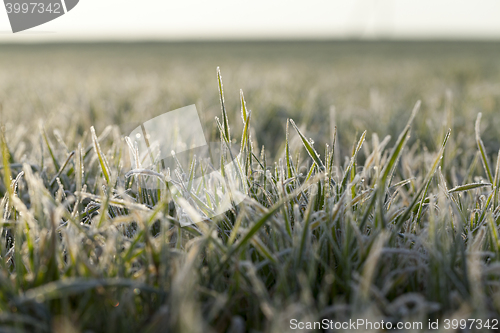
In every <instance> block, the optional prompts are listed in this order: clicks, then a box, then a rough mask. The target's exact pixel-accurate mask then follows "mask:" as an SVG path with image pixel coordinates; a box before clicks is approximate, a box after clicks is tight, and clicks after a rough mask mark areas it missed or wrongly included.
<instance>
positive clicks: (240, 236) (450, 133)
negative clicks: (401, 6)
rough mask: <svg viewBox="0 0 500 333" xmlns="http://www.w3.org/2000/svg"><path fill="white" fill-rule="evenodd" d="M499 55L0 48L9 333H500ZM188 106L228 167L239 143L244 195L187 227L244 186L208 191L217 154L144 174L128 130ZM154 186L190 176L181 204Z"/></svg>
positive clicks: (3, 275)
mask: <svg viewBox="0 0 500 333" xmlns="http://www.w3.org/2000/svg"><path fill="white" fill-rule="evenodd" d="M498 54H500V44H498V43H486V42H462V43H459V42H432V43H431V42H319V41H318V42H247V43H243V42H233V43H222V42H213V43H201V42H200V43H130V44H120V43H111V44H109V43H107V44H106V43H103V44H85V43H83V44H51V45H43V44H40V45H36V44H32V45H1V47H0V121H1V124H2V130H1V140H0V150H1V154H2V165H1V170H0V176H1V180H2V181H1V182H0V195H1V196H2V198H3V199H2V201H1V205H0V212H1V216H2V219H1V220H0V332H4V331H5V332H52V331H53V332H137V331H141V332H235V333H236V332H287V331H290V330H291V326H290V321H291V320H292V319H295V320H297V321H298V322H314V321H321V320H323V319H327V320H333V321H334V322H335V321H336V322H345V321H349V320H350V319H351V320H356V319H364V320H370V321H372V322H376V321H381V320H384V322H390V323H394V325H396V324H397V323H398V322H422V323H424V325H423V329H422V330H420V329H414V330H402V331H427V325H426V324H427V322H428V321H429V320H431V321H435V320H438V319H439V320H440V322H441V326H440V329H441V330H442V331H445V328H446V327H445V326H443V325H444V321H445V320H446V319H449V320H452V319H456V320H457V321H456V322H455V323H456V325H455V326H454V327H451V328H450V330H451V331H458V330H460V329H461V331H464V332H465V331H477V332H483V331H485V332H486V331H490V330H492V329H493V328H494V327H493V325H494V323H495V320H498V318H500V240H499V236H498V234H499V224H500V205H499V200H500V197H499V187H500V154H499V151H500V117H499V116H498V115H499V112H500V58H499V57H498ZM217 68H220V72H219V71H217ZM240 89H241V91H242V93H241V92H240ZM221 101H224V102H223V103H221ZM191 104H195V105H196V107H197V109H198V111H199V112H200V115H201V116H202V122H203V125H204V127H205V135H206V139H207V141H209V142H219V143H220V147H221V151H222V154H221V155H222V156H221V158H222V160H224V159H226V161H227V160H229V156H228V154H229V153H228V152H229V151H232V150H235V151H238V152H240V155H239V157H238V158H237V159H236V160H234V162H235V165H236V166H237V167H236V170H235V173H236V174H237V176H238V177H239V179H240V180H241V181H242V182H244V183H245V184H246V185H247V191H246V193H236V194H235V195H240V194H244V195H245V199H244V200H243V201H242V202H241V203H240V204H238V205H235V206H234V207H233V208H232V209H231V210H229V211H227V212H225V213H224V214H219V215H217V216H215V217H211V218H205V219H204V222H201V223H196V224H192V225H190V226H187V227H182V226H181V219H190V218H193V216H195V215H196V216H202V217H203V216H212V215H214V214H210V212H213V211H215V210H216V207H217V205H218V197H217V195H212V194H211V193H210V191H211V190H212V189H214V188H215V192H217V193H228V191H229V189H228V188H227V187H224V186H223V185H220V184H217V183H215V182H214V183H210V184H208V183H207V184H202V185H200V186H192V184H193V177H194V174H196V173H197V172H200V170H201V172H203V168H204V167H205V168H206V167H208V166H207V163H206V162H203V161H197V163H189V164H188V165H185V166H184V169H183V167H182V166H179V167H178V170H158V172H157V173H155V174H153V173H151V172H149V173H148V172H145V171H144V170H142V169H141V168H140V163H138V160H139V158H138V156H139V154H138V152H136V151H135V150H134V147H133V144H132V145H130V144H128V142H127V140H126V138H125V137H126V136H127V135H128V134H129V133H130V131H131V130H132V129H133V128H135V127H136V126H138V125H139V124H141V123H143V122H145V121H147V120H149V119H151V118H153V117H155V116H158V115H161V114H163V113H165V112H167V111H171V110H174V109H177V108H180V107H184V106H186V105H191ZM216 117H217V119H216ZM134 161H135V163H134ZM170 171H171V172H170ZM225 176H227V177H231V176H235V175H225ZM151 178H153V179H159V181H162V182H165V183H166V184H176V186H177V187H178V188H179V191H180V193H181V196H182V197H183V198H184V199H185V200H184V201H183V202H184V205H187V206H183V207H182V208H184V210H183V209H181V207H179V206H178V203H177V202H175V201H173V200H172V196H170V195H169V193H167V191H156V190H154V191H152V190H148V189H145V188H143V187H142V186H141V184H144V182H145V181H147V180H149V179H151ZM182 212H184V213H185V214H184V213H182ZM468 319H475V320H477V321H474V322H472V323H473V325H472V326H471V321H467V320H468ZM464 320H465V326H464ZM478 320H481V323H480V324H479V322H478ZM496 327H500V323H499V324H498V325H497V326H496ZM298 331H300V330H298ZM339 331H342V330H339ZM359 331H362V332H365V331H370V330H367V329H361V330H359ZM373 331H374V332H375V331H377V330H375V329H374V330H373Z"/></svg>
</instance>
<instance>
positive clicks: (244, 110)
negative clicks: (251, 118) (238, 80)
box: [240, 89, 248, 124]
mask: <svg viewBox="0 0 500 333" xmlns="http://www.w3.org/2000/svg"><path fill="white" fill-rule="evenodd" d="M240 100H241V120H242V121H243V124H245V123H246V121H247V118H248V116H247V104H246V102H245V96H243V89H240Z"/></svg>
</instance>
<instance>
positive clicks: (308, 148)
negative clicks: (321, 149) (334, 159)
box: [290, 119, 325, 171]
mask: <svg viewBox="0 0 500 333" xmlns="http://www.w3.org/2000/svg"><path fill="white" fill-rule="evenodd" d="M290 123H291V124H292V126H293V127H294V128H295V130H296V131H297V133H298V134H299V136H300V139H301V140H302V144H303V145H304V147H305V148H306V151H307V153H308V154H309V156H311V158H312V159H313V161H314V163H315V164H316V165H317V166H318V169H320V171H324V170H325V166H324V164H323V162H322V161H321V159H320V158H319V154H318V153H317V152H316V150H314V148H313V146H312V145H311V142H310V141H309V140H308V139H307V138H306V137H305V136H304V134H302V132H301V131H300V130H299V128H298V127H297V125H295V122H294V121H293V119H290Z"/></svg>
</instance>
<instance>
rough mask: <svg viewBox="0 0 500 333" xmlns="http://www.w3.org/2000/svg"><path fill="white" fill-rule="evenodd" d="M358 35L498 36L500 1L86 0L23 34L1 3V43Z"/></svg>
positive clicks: (458, 37)
mask: <svg viewBox="0 0 500 333" xmlns="http://www.w3.org/2000/svg"><path fill="white" fill-rule="evenodd" d="M26 1H27V2H32V0H29V1H28V0H26ZM2 7H3V6H2ZM353 37H354V38H366V39H376V38H394V39H407V38H421V39H445V38H453V39H460V38H466V39H474V38H479V39H498V40H500V0H475V1H463V0H411V1H410V0H349V1H347V0H345V1H335V0H330V1H327V0H307V1H296V0H245V1H240V0H179V1H171V0H80V3H79V4H78V5H77V6H76V7H75V8H74V9H73V10H72V11H70V12H68V13H67V14H65V15H64V16H62V17H60V18H58V19H56V20H54V21H51V22H48V23H46V24H44V25H41V26H39V27H35V28H33V29H30V30H28V31H26V32H21V33H17V34H12V32H11V29H10V25H9V21H8V17H7V13H6V10H5V8H4V7H3V8H0V41H2V42H23V41H26V42H29V41H53V40H68V41H77V40H95V39H100V40H109V39H117V40H135V39H139V40H140V39H167V40H171V39H173V40H179V39H180V40H182V39H191V40H198V39H266V38H267V39H276V38H287V39H293V38H299V39H306V38H353Z"/></svg>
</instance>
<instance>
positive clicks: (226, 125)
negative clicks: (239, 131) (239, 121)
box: [217, 67, 231, 142]
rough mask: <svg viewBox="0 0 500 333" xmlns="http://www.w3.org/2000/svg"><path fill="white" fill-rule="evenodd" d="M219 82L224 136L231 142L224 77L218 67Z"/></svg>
mask: <svg viewBox="0 0 500 333" xmlns="http://www.w3.org/2000/svg"><path fill="white" fill-rule="evenodd" d="M217 82H218V84H219V98H220V105H221V109H222V123H223V128H224V136H225V137H226V138H227V141H228V142H230V141H231V136H230V135H229V134H230V133H229V121H228V119H227V112H226V105H225V103H224V87H223V85H222V75H221V73H220V68H219V67H217Z"/></svg>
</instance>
